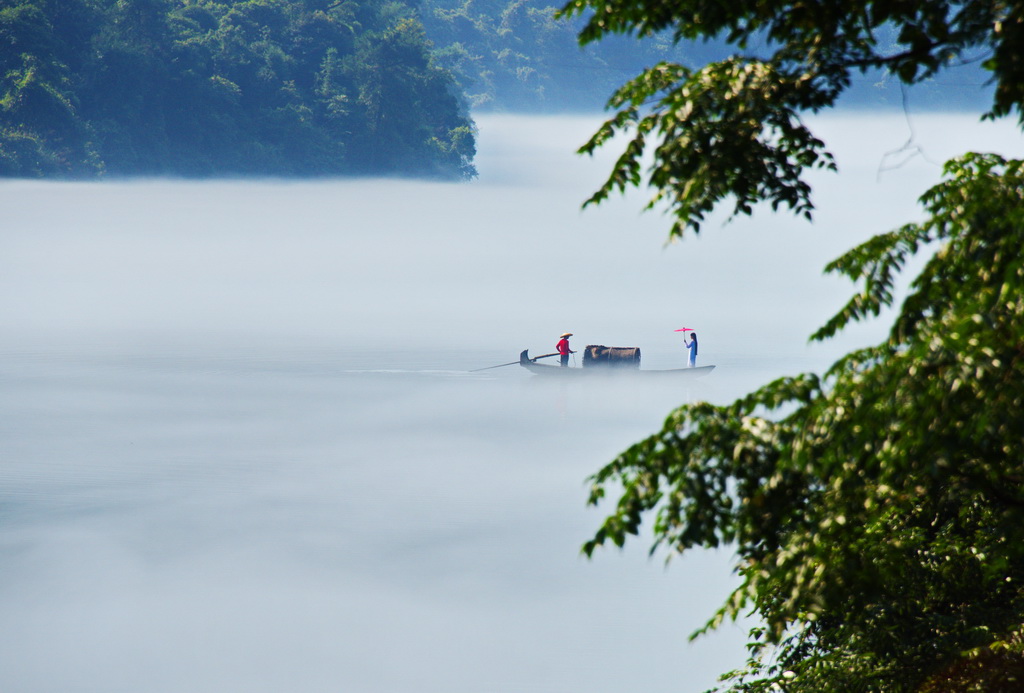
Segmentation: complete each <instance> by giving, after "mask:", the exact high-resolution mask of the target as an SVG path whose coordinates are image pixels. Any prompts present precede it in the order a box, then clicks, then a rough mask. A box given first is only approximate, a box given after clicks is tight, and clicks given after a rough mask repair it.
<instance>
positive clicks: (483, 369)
mask: <svg viewBox="0 0 1024 693" xmlns="http://www.w3.org/2000/svg"><path fill="white" fill-rule="evenodd" d="M548 356H558V352H557V351H556V352H554V353H552V354H543V355H542V356H534V357H533V358H531V359H530V360H531V361H536V360H537V359H546V358H547V357H548ZM517 363H519V362H518V361H509V362H508V363H499V364H498V365H497V366H487V368H474V369H473V370H471V371H470V373H476V372H477V371H489V370H491V369H492V368H502V367H504V366H514V365H516V364H517Z"/></svg>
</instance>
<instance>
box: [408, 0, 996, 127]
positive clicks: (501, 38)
mask: <svg viewBox="0 0 1024 693" xmlns="http://www.w3.org/2000/svg"><path fill="white" fill-rule="evenodd" d="M564 4H565V3H564V2H562V0H555V1H554V2H551V1H550V0H422V3H421V14H422V17H423V24H424V26H425V27H426V30H427V36H428V38H430V40H431V41H433V42H434V44H435V51H436V55H437V59H438V61H439V62H440V63H441V64H443V65H444V66H446V67H448V68H449V69H451V71H452V72H453V73H455V75H456V76H457V78H458V79H459V81H460V83H461V86H462V89H463V91H464V92H465V93H466V95H467V98H468V99H469V101H470V103H471V104H472V106H473V108H474V109H479V110H502V111H519V112H524V111H526V112H529V111H534V112H548V113H551V112H561V111H583V112H595V111H598V110H600V109H602V108H603V107H604V105H605V103H606V102H607V101H608V99H609V97H611V95H612V93H613V92H614V91H615V90H616V89H617V88H618V87H619V86H621V85H622V83H623V82H625V81H626V80H628V79H630V78H631V77H633V76H634V75H636V74H638V73H639V72H640V71H641V70H642V69H644V68H647V67H650V66H652V65H655V64H657V63H659V62H661V61H665V60H667V61H671V62H675V63H679V64H681V65H684V66H686V67H690V68H696V67H699V66H701V65H705V64H707V63H708V62H711V61H714V60H720V59H722V58H724V57H726V56H727V55H729V54H730V53H732V52H734V51H735V50H736V48H735V47H730V46H728V45H727V44H726V42H725V41H724V37H714V38H709V39H707V40H699V41H684V42H681V43H679V44H678V45H677V44H675V43H673V41H672V37H671V34H669V33H667V32H666V33H660V34H655V35H654V36H649V37H646V38H643V39H641V40H638V39H637V38H636V37H635V36H629V35H623V34H610V35H607V36H605V37H603V38H602V39H601V41H600V42H599V43H590V44H588V45H586V46H582V47H581V46H580V45H579V42H578V40H577V34H578V33H579V30H580V29H581V28H582V26H583V24H584V18H583V17H571V18H558V19H556V13H557V11H558V10H559V9H561V8H562V6H563V5H564ZM896 38H897V37H896V34H895V32H894V31H893V30H892V27H888V28H883V29H882V30H880V31H879V32H878V36H877V40H878V41H879V44H880V45H881V46H882V48H883V49H889V50H896ZM769 49H770V44H769V42H768V41H766V40H764V39H761V38H757V37H755V38H754V39H753V40H751V42H750V43H749V44H748V45H747V46H746V48H745V49H744V51H743V52H744V53H747V54H750V55H758V54H759V53H762V52H764V51H766V50H769ZM986 80H987V75H986V74H985V73H984V70H982V69H981V67H980V60H979V61H967V62H966V63H965V64H964V65H962V66H961V67H959V68H958V69H955V70H950V72H948V73H943V74H941V75H936V76H935V77H934V78H933V79H930V80H928V81H927V82H924V83H921V84H917V85H915V86H914V87H913V88H912V89H910V93H909V94H908V93H906V90H905V89H904V88H903V87H901V85H900V82H899V80H897V79H895V78H894V77H893V76H892V75H889V74H887V73H886V72H885V71H883V70H879V69H872V70H869V71H868V72H867V73H861V74H857V75H854V76H853V77H852V79H851V84H850V88H849V89H848V91H847V93H846V95H845V97H844V102H843V105H844V106H852V107H866V108H903V106H904V103H905V101H906V104H907V106H908V107H909V108H910V109H912V110H913V109H917V110H951V109H953V110H981V109H983V108H984V107H985V104H986V103H987V101H988V100H990V99H991V88H990V87H988V86H986ZM905 97H906V98H905Z"/></svg>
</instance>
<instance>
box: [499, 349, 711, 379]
mask: <svg viewBox="0 0 1024 693" xmlns="http://www.w3.org/2000/svg"><path fill="white" fill-rule="evenodd" d="M529 351H530V350H529V349H524V350H523V352H522V353H521V354H519V365H520V366H522V367H523V368H525V369H526V370H528V371H530V372H531V373H537V374H539V375H555V376H560V377H568V378H576V377H581V376H587V375H591V376H592V375H598V376H601V375H616V376H617V375H622V376H635V375H640V376H648V375H670V376H680V377H689V378H702V377H704V376H705V375H707V374H708V373H710V372H711V371H713V370H715V367H714V366H697V367H695V368H669V369H664V370H649V371H645V370H641V369H638V368H616V367H614V366H590V367H589V368H563V367H562V366H549V365H548V364H546V363H537V362H536V361H535V360H533V359H531V358H530V354H529Z"/></svg>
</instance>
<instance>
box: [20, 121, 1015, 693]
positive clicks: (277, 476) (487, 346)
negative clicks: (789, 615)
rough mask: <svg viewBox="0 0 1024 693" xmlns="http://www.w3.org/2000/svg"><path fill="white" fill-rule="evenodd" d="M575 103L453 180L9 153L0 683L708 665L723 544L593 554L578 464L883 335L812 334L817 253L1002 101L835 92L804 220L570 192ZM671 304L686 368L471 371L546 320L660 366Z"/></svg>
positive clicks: (977, 139) (712, 665) (579, 165)
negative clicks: (42, 167) (202, 177)
mask: <svg viewBox="0 0 1024 693" xmlns="http://www.w3.org/2000/svg"><path fill="white" fill-rule="evenodd" d="M595 122H596V121H595V120H587V119H538V118H513V117H503V118H497V117H492V118H485V119H481V121H480V125H481V129H482V133H481V138H480V146H481V154H480V158H479V161H478V168H479V170H480V173H481V175H480V179H479V180H477V181H475V182H473V183H471V184H466V185H458V184H431V183H423V182H414V181H402V180H374V181H362V180H360V181H321V182H304V183H297V182H283V181H255V182H254V181H227V182H175V181H144V182H127V183H123V182H106V183H101V184H80V183H42V182H27V181H13V182H12V181H8V182H4V183H2V184H0V200H2V203H3V209H4V218H3V222H2V226H0V230H2V231H0V386H2V390H0V465H2V466H0V480H2V490H0V494H2V495H0V503H2V505H0V518H2V524H0V609H2V613H3V614H4V617H3V618H2V619H0V689H2V690H11V691H25V692H51V691H62V692H63V691H67V692H72V691H104V692H112V691H147V692H160V691H168V692H185V691H188V692H205V691H210V692H218V693H232V692H234V691H238V692H243V691H244V692H256V691H303V692H310V693H313V692H320V691H324V692H326V691H351V692H355V693H406V692H410V693H412V692H416V693H419V692H424V693H432V692H434V691H436V692H438V693H441V692H442V691H443V692H444V693H478V692H480V691H495V692H509V693H511V692H512V691H517V692H518V691H552V692H554V691H559V692H562V691H567V690H587V691H593V692H595V693H611V692H613V691H614V692H618V691H634V690H703V689H705V688H707V687H709V686H710V685H712V683H713V682H714V678H715V676H716V674H718V673H720V672H721V671H724V670H726V669H729V668H731V667H734V666H736V665H738V664H740V663H742V661H743V655H744V652H743V649H742V646H741V644H742V642H743V632H742V629H740V628H726V629H725V631H724V632H723V633H720V634H718V635H715V636H712V637H710V638H708V639H706V640H701V641H698V642H697V643H695V644H688V643H687V635H688V634H689V633H690V632H691V631H692V630H694V629H695V628H697V627H698V626H699V625H701V623H702V622H703V620H704V619H705V618H706V617H708V616H709V615H710V614H711V613H712V612H713V610H714V609H715V608H716V607H717V605H718V603H719V602H720V601H721V600H722V599H723V598H724V597H725V595H726V594H727V593H728V590H729V587H730V585H731V584H732V578H731V576H730V573H729V563H728V558H729V556H728V554H727V553H725V552H723V553H721V554H715V553H706V554H699V555H694V556H690V557H687V558H686V559H683V560H675V561H673V562H672V563H671V565H670V567H669V568H668V570H665V569H664V568H663V566H662V561H661V558H660V557H659V558H655V559H653V560H651V559H648V558H647V557H646V555H645V548H646V547H645V546H644V543H643V541H640V542H638V543H637V544H636V545H634V546H632V547H629V548H627V550H626V551H624V552H616V551H606V552H603V553H602V554H601V555H600V556H599V557H598V558H597V559H596V560H594V561H590V562H588V561H585V560H583V559H581V558H580V557H579V555H578V550H579V546H580V544H581V543H582V541H584V540H585V539H586V538H587V537H588V533H589V532H591V531H592V530H593V529H594V528H595V527H596V526H597V523H598V522H599V519H600V514H599V512H598V511H594V510H588V509H586V508H585V507H584V501H585V498H586V490H587V488H586V483H585V479H586V477H587V475H588V474H590V473H592V472H593V471H595V470H596V469H597V468H598V467H599V466H600V465H601V464H602V463H604V462H606V461H608V460H610V459H611V458H612V457H613V456H614V455H615V454H616V453H618V452H619V451H621V450H622V449H624V448H625V447H626V446H628V445H629V444H630V443H632V442H634V441H636V440H637V439H639V438H640V437H642V436H643V435H645V434H647V433H650V432H652V431H654V430H655V429H656V428H657V427H658V425H659V424H660V421H661V419H662V418H663V417H664V415H665V414H666V413H667V412H668V411H669V409H670V408H671V407H673V406H674V405H677V404H679V403H682V402H686V401H693V400H695V399H698V398H700V399H711V400H712V401H719V402H725V401H728V400H729V399H731V398H733V397H735V396H737V395H739V394H742V393H743V392H746V391H747V390H749V389H751V388H753V387H756V386H757V385H760V384H763V383H764V382H767V381H768V380H770V379H772V378H774V377H777V376H779V375H783V374H787V373H794V372H797V371H800V370H807V369H820V368H821V367H822V366H824V365H826V364H827V363H828V362H829V360H830V359H831V358H833V357H834V356H835V355H837V354H839V353H841V352H843V351H845V350H848V349H849V348H851V347H853V346H857V345H859V344H862V343H865V342H868V341H872V340H877V339H880V338H881V336H882V335H883V334H884V324H875V325H868V326H866V327H863V328H858V329H855V330H852V331H851V332H850V333H849V334H847V335H845V336H844V337H843V338H842V339H841V340H838V341H837V342H835V343H828V344H825V345H820V346H817V347H808V346H807V345H806V336H807V335H808V334H809V333H810V332H811V331H813V329H814V328H815V327H817V326H818V325H819V324H821V323H822V322H823V321H824V320H825V319H827V318H828V317H829V316H830V315H831V313H832V312H834V311H835V310H836V309H838V307H839V306H840V305H841V304H842V302H843V300H844V299H845V298H846V296H847V294H848V292H849V287H848V286H847V285H846V284H845V283H844V282H842V281H841V280H839V279H835V278H824V277H822V276H821V267H822V266H823V265H824V263H825V262H826V261H828V260H829V259H831V258H833V257H834V256H836V255H838V254H839V253H840V252H842V251H843V250H845V249H846V248H848V247H850V246H852V245H853V244H854V243H856V242H857V241H859V240H863V239H865V238H867V237H868V236H870V235H871V234H874V233H877V232H880V231H885V230H888V229H890V228H893V227H895V226H898V225H900V224H902V223H904V222H906V221H910V220H913V219H916V218H919V216H920V210H919V209H918V208H917V205H916V203H915V199H916V197H917V196H918V195H919V194H920V193H921V192H923V191H924V190H925V189H926V188H927V187H928V186H929V185H930V184H932V183H934V182H935V181H937V180H938V176H939V169H938V167H937V165H936V162H941V161H942V160H944V159H945V158H947V157H948V156H950V155H952V154H955V153H957V152H959V151H962V150H964V149H967V148H971V147H973V148H977V149H983V150H996V151H1001V152H1003V153H1008V154H1014V153H1016V154H1018V155H1019V153H1020V150H1021V146H1020V145H1021V140H1020V136H1019V135H1018V134H1017V133H1016V130H1015V129H1014V128H1013V127H1011V126H1010V125H1007V124H997V125H987V126H980V125H977V124H975V121H974V119H973V118H971V117H966V116H931V117H927V118H924V117H922V118H918V119H915V121H914V131H913V133H911V131H909V130H908V128H907V124H906V123H905V121H904V120H903V119H902V117H898V118H897V117H881V116H878V117H874V116H872V117H867V116H858V117H853V116H849V117H834V118H830V119H825V120H822V121H819V122H818V125H817V127H818V128H819V134H821V135H822V136H823V137H824V138H825V139H826V140H827V141H828V142H829V143H830V144H832V145H833V146H834V149H835V151H836V154H837V156H838V160H839V164H840V167H841V169H842V173H841V175H839V176H826V175H823V176H817V177H815V181H816V183H817V185H818V188H817V190H818V196H817V201H818V203H819V211H818V214H817V217H816V223H815V224H814V225H809V224H806V223H804V222H801V221H798V220H796V219H794V218H792V217H789V216H786V215H781V214H780V215H775V216H772V215H768V214H764V215H762V216H758V217H755V218H754V219H753V220H746V219H741V220H738V221H735V222H733V223H731V224H728V225H725V226H723V225H722V220H721V219H719V220H717V221H715V222H713V223H710V224H708V225H707V227H706V231H705V232H704V233H703V234H702V235H701V237H700V238H699V239H688V240H686V241H684V242H683V243H680V244H674V245H671V246H669V247H667V248H666V247H663V244H664V240H665V234H666V230H667V228H668V223H667V221H666V220H665V219H664V218H663V217H661V216H659V215H658V214H656V213H649V214H645V215H641V214H640V212H639V210H640V207H641V206H642V204H643V196H642V195H639V194H638V195H631V196H629V197H628V198H627V199H625V200H616V201H613V202H612V203H611V204H609V205H608V206H606V207H603V208H598V209H595V210H587V211H585V212H580V210H579V204H580V202H581V201H582V200H583V199H585V197H586V196H587V194H588V193H589V192H590V191H591V190H592V189H593V188H594V187H595V186H596V185H597V184H598V183H599V181H600V178H601V176H602V175H603V173H604V172H605V170H606V169H607V166H608V163H609V161H608V160H607V159H605V160H600V161H592V160H588V159H580V158H577V157H575V156H574V155H573V154H572V149H573V148H574V147H575V146H576V145H578V144H580V143H581V142H582V141H583V140H584V139H585V137H586V136H587V134H588V133H589V131H590V130H591V129H592V128H593V127H594V125H595ZM911 134H913V136H914V138H915V144H917V145H920V147H921V148H922V150H921V151H922V155H920V156H916V157H914V158H911V159H909V160H908V161H902V158H901V156H902V155H897V156H890V155H889V154H888V153H889V152H892V151H893V150H896V149H898V148H899V147H901V145H903V144H904V142H905V141H906V140H907V138H908V136H910V135H911ZM897 163H898V164H900V165H899V166H897V167H895V168H892V170H881V169H889V168H890V165H891V164H897ZM682 326H687V327H693V328H695V329H697V330H699V331H700V335H701V355H700V359H699V362H700V363H701V364H708V363H714V364H717V365H718V369H717V370H716V371H715V372H714V374H713V375H712V376H711V377H709V378H707V379H705V380H701V381H696V382H687V383H679V382H672V381H652V382H648V383H645V384H643V385H639V384H637V383H623V382H620V381H614V382H598V383H548V382H544V381H541V380H538V379H537V378H536V377H535V376H530V375H529V374H527V373H525V372H524V371H523V370H522V369H520V368H518V367H517V366H510V367H505V368H498V369H493V370H487V371H479V372H476V373H470V372H468V371H470V370H471V369H476V368H481V367H484V366H489V365H495V364H499V363H503V362H508V361H513V360H515V359H516V358H517V356H518V353H519V351H520V350H522V349H524V348H529V349H531V351H532V352H533V353H544V352H548V351H551V350H553V349H552V347H553V346H554V342H555V341H556V339H557V337H558V335H559V334H560V333H561V332H563V331H566V330H569V331H572V332H574V333H575V337H574V340H573V344H574V347H575V348H581V347H582V346H583V345H585V344H588V343H602V344H608V345H617V346H640V347H641V348H642V349H643V353H644V365H645V367H648V368H671V367H677V366H679V365H681V364H682V363H683V361H684V358H685V354H684V351H683V349H682V344H681V339H680V336H679V334H678V333H675V332H674V330H675V329H676V328H678V327H682Z"/></svg>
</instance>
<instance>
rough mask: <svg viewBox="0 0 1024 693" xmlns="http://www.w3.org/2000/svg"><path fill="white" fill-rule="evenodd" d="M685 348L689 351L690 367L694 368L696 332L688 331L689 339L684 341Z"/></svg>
mask: <svg viewBox="0 0 1024 693" xmlns="http://www.w3.org/2000/svg"><path fill="white" fill-rule="evenodd" d="M686 348H687V349H688V350H689V352H690V364H689V365H690V368H694V367H696V365H697V333H696V332H691V333H690V341H689V342H687V343H686Z"/></svg>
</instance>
